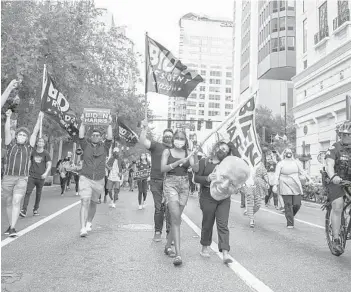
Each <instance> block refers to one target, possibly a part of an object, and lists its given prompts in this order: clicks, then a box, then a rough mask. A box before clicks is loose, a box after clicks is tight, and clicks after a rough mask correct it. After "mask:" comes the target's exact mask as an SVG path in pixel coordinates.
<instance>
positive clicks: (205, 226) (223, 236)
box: [200, 189, 231, 252]
mask: <svg viewBox="0 0 351 292" xmlns="http://www.w3.org/2000/svg"><path fill="white" fill-rule="evenodd" d="M206 192H208V194H201V195H200V208H201V211H202V230H201V241H200V243H201V245H203V246H210V245H211V243H212V231H213V225H214V222H215V220H216V223H217V233H218V249H219V251H220V252H221V251H222V250H227V251H229V250H230V246H229V228H228V220H229V210H230V203H231V201H230V197H229V198H227V199H224V200H220V201H216V200H215V199H213V198H212V197H211V196H210V195H209V189H208V191H207V190H206Z"/></svg>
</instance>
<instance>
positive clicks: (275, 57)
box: [233, 0, 296, 134]
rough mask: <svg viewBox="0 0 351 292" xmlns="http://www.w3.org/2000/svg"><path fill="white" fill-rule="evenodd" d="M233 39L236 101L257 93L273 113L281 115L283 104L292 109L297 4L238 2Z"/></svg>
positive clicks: (288, 2)
mask: <svg viewBox="0 0 351 292" xmlns="http://www.w3.org/2000/svg"><path fill="white" fill-rule="evenodd" d="M233 40H234V48H235V51H234V60H233V72H234V77H233V79H234V82H233V89H234V90H235V91H234V98H235V101H236V102H241V101H242V100H245V99H247V98H249V97H250V96H251V95H252V94H253V93H255V92H256V91H258V104H261V105H265V106H267V107H269V108H270V109H271V110H272V111H273V113H274V114H279V113H282V107H281V103H287V108H288V110H290V109H292V107H293V84H292V82H291V78H292V77H293V76H294V75H295V72H296V65H295V62H296V58H295V1H272V0H261V1H247V0H238V1H235V5H234V37H233ZM278 134H279V133H278Z"/></svg>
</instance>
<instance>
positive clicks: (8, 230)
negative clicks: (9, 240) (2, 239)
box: [4, 226, 11, 235]
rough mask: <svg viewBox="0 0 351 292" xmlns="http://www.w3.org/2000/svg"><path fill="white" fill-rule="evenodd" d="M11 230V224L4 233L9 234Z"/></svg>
mask: <svg viewBox="0 0 351 292" xmlns="http://www.w3.org/2000/svg"><path fill="white" fill-rule="evenodd" d="M10 230H11V226H9V228H7V230H6V231H5V233H4V234H6V235H9V234H10Z"/></svg>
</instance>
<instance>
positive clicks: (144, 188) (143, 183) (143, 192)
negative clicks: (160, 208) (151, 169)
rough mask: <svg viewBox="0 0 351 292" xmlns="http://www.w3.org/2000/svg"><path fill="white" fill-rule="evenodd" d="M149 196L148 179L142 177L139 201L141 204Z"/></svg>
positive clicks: (139, 182)
mask: <svg viewBox="0 0 351 292" xmlns="http://www.w3.org/2000/svg"><path fill="white" fill-rule="evenodd" d="M146 196H147V180H146V179H142V180H138V201H139V205H141V203H142V201H144V203H145V201H146Z"/></svg>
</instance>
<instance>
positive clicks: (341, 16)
mask: <svg viewBox="0 0 351 292" xmlns="http://www.w3.org/2000/svg"><path fill="white" fill-rule="evenodd" d="M346 21H350V9H349V1H341V0H339V1H338V16H337V17H336V18H335V19H333V30H336V29H337V28H338V27H340V26H341V25H343V24H344V23H345V22H346Z"/></svg>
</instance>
